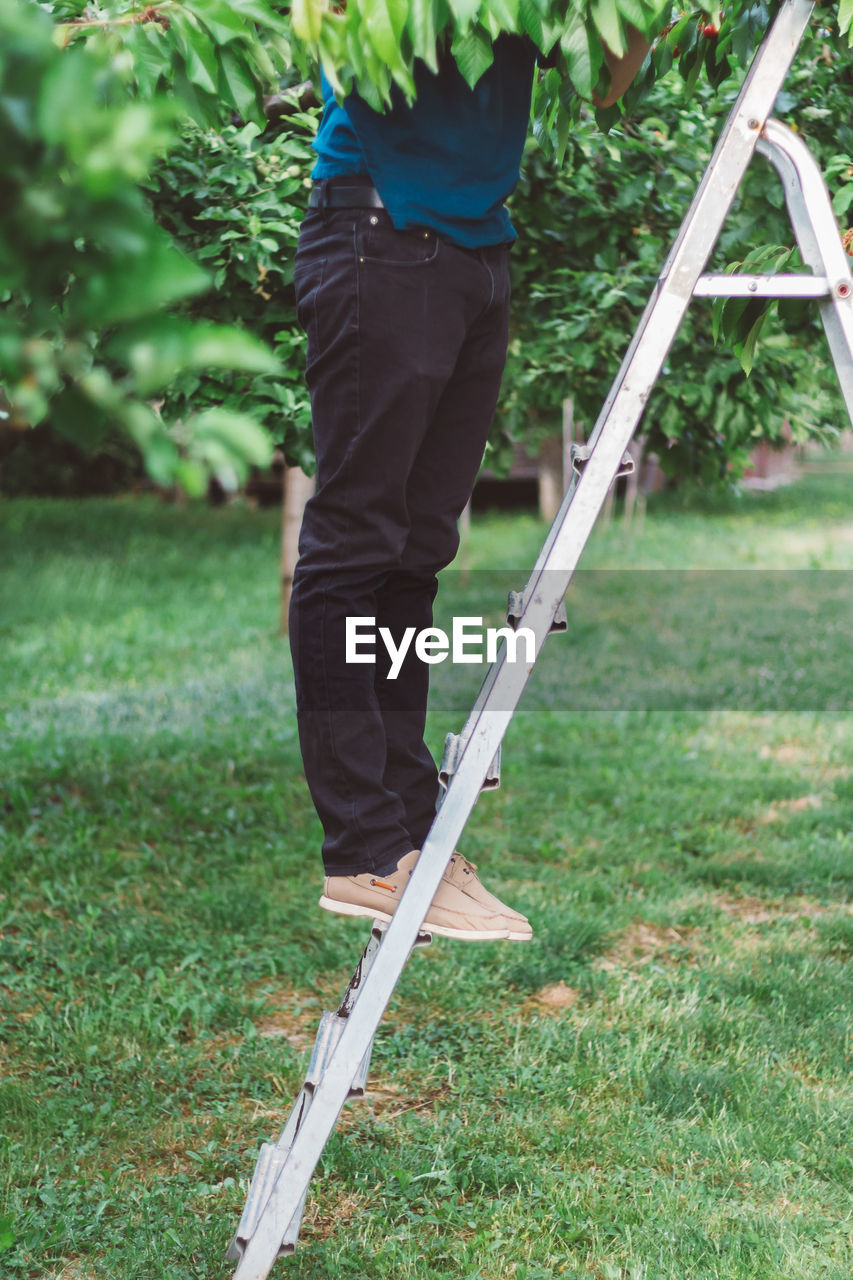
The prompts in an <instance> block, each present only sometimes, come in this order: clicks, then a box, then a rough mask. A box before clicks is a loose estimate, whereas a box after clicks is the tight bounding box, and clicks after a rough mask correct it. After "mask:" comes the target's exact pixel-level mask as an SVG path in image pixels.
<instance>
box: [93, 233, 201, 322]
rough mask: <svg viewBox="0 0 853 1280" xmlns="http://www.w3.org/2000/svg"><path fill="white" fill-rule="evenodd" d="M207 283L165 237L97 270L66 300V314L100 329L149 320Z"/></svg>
mask: <svg viewBox="0 0 853 1280" xmlns="http://www.w3.org/2000/svg"><path fill="white" fill-rule="evenodd" d="M209 284H210V277H209V276H208V275H207V272H205V271H202V269H201V267H198V266H196V264H195V263H194V262H191V261H190V259H189V258H187V257H185V255H184V254H182V253H181V252H180V251H179V250H178V249H176V248H175V246H174V245H173V244H172V243H171V242H170V241H169V240H168V238H167V237H166V236H165V235H162V238H161V237H160V236H158V237H157V238H153V237H152V240H151V243H150V244H149V245H148V246H147V247H146V249H145V250H144V251H143V252H141V253H138V254H136V255H134V256H133V257H129V258H128V259H127V260H126V261H122V262H115V263H111V264H110V267H109V268H108V269H102V270H96V271H94V272H93V274H92V275H91V276H89V278H88V279H86V280H85V281H83V282H82V283H81V285H80V287H79V288H75V289H74V290H73V293H72V295H71V298H70V300H69V314H70V316H72V317H75V318H76V319H77V320H78V321H85V322H89V323H91V324H94V325H97V327H98V328H103V327H104V326H105V325H109V324H115V323H117V322H119V321H123V320H135V319H137V318H138V317H142V316H145V315H149V314H150V313H151V312H152V311H157V310H159V309H160V308H161V307H164V306H168V305H169V304H170V303H172V302H177V301H179V300H180V299H182V298H187V297H190V296H191V295H192V294H195V293H201V292H202V291H203V290H204V289H206V288H208V286H209Z"/></svg>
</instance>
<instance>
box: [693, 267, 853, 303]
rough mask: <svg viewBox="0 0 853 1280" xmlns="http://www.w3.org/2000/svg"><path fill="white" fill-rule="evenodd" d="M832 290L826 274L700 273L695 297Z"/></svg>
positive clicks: (819, 294)
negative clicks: (727, 274)
mask: <svg viewBox="0 0 853 1280" xmlns="http://www.w3.org/2000/svg"><path fill="white" fill-rule="evenodd" d="M831 293H832V289H831V287H830V284H829V281H828V280H827V278H826V276H805V275H800V276H795V275H781V274H780V275H778V276H755V275H747V274H745V273H744V274H742V275H731V276H726V275H707V276H700V277H699V279H698V280H697V281H696V285H695V287H694V289H693V296H694V298H828V297H829V296H830V295H831Z"/></svg>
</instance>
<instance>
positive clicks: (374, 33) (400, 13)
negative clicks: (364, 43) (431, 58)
mask: <svg viewBox="0 0 853 1280" xmlns="http://www.w3.org/2000/svg"><path fill="white" fill-rule="evenodd" d="M407 12H408V0H371V4H370V8H369V9H368V10H367V13H366V16H365V24H364V25H365V28H366V31H367V35H368V38H369V40H370V43H371V45H372V46H373V48H374V49H375V51H376V52H377V54H378V55H379V57H380V58H381V59H382V61H383V62H384V63H386V64H387V65H388V66H389V67H398V66H400V65H401V57H400V46H399V38H400V35H401V34H402V29H403V26H402V24H403V23H405V19H406V13H407ZM401 17H402V23H401V22H400V19H401ZM398 27H399V29H398Z"/></svg>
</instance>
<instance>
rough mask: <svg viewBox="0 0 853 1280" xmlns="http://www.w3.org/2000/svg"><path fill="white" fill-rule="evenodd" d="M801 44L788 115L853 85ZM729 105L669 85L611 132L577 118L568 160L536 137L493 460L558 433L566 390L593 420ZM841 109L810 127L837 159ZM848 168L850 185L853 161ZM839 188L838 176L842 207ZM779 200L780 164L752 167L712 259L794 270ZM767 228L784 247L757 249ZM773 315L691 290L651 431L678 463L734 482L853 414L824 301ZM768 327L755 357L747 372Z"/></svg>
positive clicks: (578, 410)
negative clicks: (829, 338) (754, 456)
mask: <svg viewBox="0 0 853 1280" xmlns="http://www.w3.org/2000/svg"><path fill="white" fill-rule="evenodd" d="M805 55H806V56H805V57H804V59H803V61H802V63H801V68H800V70H799V71H798V73H797V77H796V78H795V79H794V80H793V81H792V91H791V93H790V94H789V95H787V96H786V97H785V98H784V100H782V101H781V102H780V104H779V105H780V110H783V111H790V112H793V113H795V115H796V116H798V117H799V118H800V119H802V118H803V114H804V111H805V110H806V104H807V102H809V101H810V102H812V103H813V102H814V101H815V96H816V95H815V91H816V89H817V90H818V93H817V98H818V100H819V97H820V92H822V91H824V90H825V93H826V100H827V102H828V103H829V104H830V108H829V110H830V116H831V115H832V112H833V110H834V108H835V107H837V104H838V102H839V101H840V100H841V98H842V97H843V96H844V94H846V93H849V85H848V83H847V77H848V76H849V75H850V72H849V71H847V70H842V71H839V68H838V67H837V65H836V61H835V58H834V56H832V57H829V59H828V61H826V60H825V59H826V54H825V52H824V50H823V48H822V46H821V45H819V44H817V43H816V44H815V46H814V47H812V48H811V49H806V51H805ZM824 80H826V81H827V83H826V84H824ZM830 80H833V82H834V83H832V84H830V83H829V81H830ZM807 82H809V83H810V85H811V87H810V88H809V90H808V92H809V94H810V95H811V96H810V97H809V98H808V99H807V98H806V97H805V89H806V85H807ZM836 84H837V87H835V85H836ZM836 95H837V96H836ZM725 110H727V107H726V105H725V104H723V103H720V102H718V101H716V99H715V98H714V97H713V96H712V94H711V92H710V90H709V89H708V88H707V87H702V86H700V87H699V88H698V89H697V91H696V94H695V95H694V97H693V98H692V100H689V101H687V102H685V101H684V100H683V99H682V97H681V95H680V94H679V93H678V91H677V90H676V89H675V87H674V86H673V85H672V84H671V83H669V84H667V83H662V84H659V85H658V86H656V88H655V89H654V91H653V92H652V93H651V94H650V95H649V98H648V100H647V111H646V113H645V114H644V115H642V116H638V117H637V118H634V119H631V120H628V121H626V122H625V123H624V124H622V125H619V126H617V127H615V128H614V129H613V130H612V131H611V132H610V134H609V135H608V136H607V137H606V138H602V136H601V135H600V133H599V132H598V130H597V129H596V127H595V125H594V122H593V121H592V120H591V119H589V118H587V119H586V120H583V121H581V122H580V123H579V125H578V126H577V127H576V128H575V129H574V130H573V132H572V135H571V138H570V141H569V144H568V146H567V150H566V156H565V160H564V163H563V165H562V166H561V167H558V166H556V165H555V164H554V162H553V160H551V159H549V158H547V157H546V156H545V155H543V153H542V151H541V149H540V148H538V146H537V145H536V143H535V142H533V141H532V140H531V142H530V143H529V144H528V154H527V156H526V158H525V162H524V166H523V172H522V181H521V184H520V186H519V188H518V190H517V192H516V194H515V195H514V196H513V198H512V202H511V208H512V212H513V217H514V219H515V221H516V223H517V224H518V226H519V228H520V229H521V231H522V234H521V236H520V238H519V242H518V244H517V245H516V247H515V249H514V251H513V257H512V261H513V272H514V278H513V294H514V313H513V331H512V339H511V343H510V355H509V361H508V366H507V373H506V378H505V383H504V386H505V396H504V400H503V406H502V407H503V412H502V414H501V415H499V418H498V421H497V422H496V431H495V438H494V441H493V457H495V458H497V459H500V457H501V455H502V454H503V453H504V450H503V449H502V441H506V440H509V439H522V440H524V441H525V443H526V444H527V445H528V447H531V448H532V449H533V450H534V451H535V449H536V447H537V445H538V443H539V442H540V441H541V440H542V439H543V438H545V437H546V436H549V435H554V434H558V433H559V430H560V413H561V405H562V402H563V400H564V399H565V398H566V397H569V396H570V397H571V398H572V399H573V401H574V414H575V418H576V420H577V422H578V424H579V427H580V428H581V430H583V431H584V432H585V433H587V432H588V431H589V430H590V428H591V427H592V424H593V423H594V421H595V419H596V417H597V416H598V411H599V409H600V407H601V405H602V403H603V402H604V399H605V396H606V394H607V391H608V389H609V386H610V382H611V380H612V377H613V374H614V373H615V371H616V369H617V367H618V364H619V361H620V359H621V356H622V354H623V352H624V350H625V347H626V346H627V343H628V340H629V338H630V335H631V333H632V331H633V329H634V328H635V326H636V323H637V320H638V319H639V316H640V314H641V311H642V308H643V306H644V304H645V302H646V299H647V298H648V296H649V294H650V292H651V289H652V286H653V284H654V282H655V280H656V278H657V276H658V274H659V271H660V268H661V264H662V262H663V260H664V258H665V256H666V252H667V249H668V247H669V245H670V243H671V242H672V239H673V238H674V235H675V232H676V230H677V228H678V225H679V223H680V222H681V220H682V218H683V216H684V213H685V212H686V209H687V205H688V203H689V201H690V198H691V197H692V195H693V192H694V190H695V188H696V185H697V183H698V181H699V178H700V176H701V172H702V169H703V167H704V164H705V162H706V159H707V156H708V154H709V152H710V150H711V146H712V143H713V138H714V134H715V133H716V132H717V130H718V127H719V126H718V121H717V120H716V119H715V117H717V116H719V114H720V113H721V112H724V111H725ZM830 116H828V117H827V118H826V121H825V124H824V120H823V117H821V123H822V124H824V132H823V134H821V135H820V136H818V137H815V138H814V139H812V138H810V142H812V144H813V146H814V148H815V150H816V152H817V154H818V156H819V158H823V155H822V153H824V154H826V156H827V161H826V162H828V161H829V158H830V157H831V155H832V154H833V152H832V151H830V150H829V148H830V147H832V148H834V153H835V154H837V150H838V146H839V142H842V144H846V143H847V142H848V141H850V139H849V138H848V136H847V134H849V133H850V132H853V131H851V130H850V129H849V126H845V128H846V129H847V133H844V132H843V130H842V137H839V136H838V132H837V130H836V127H835V123H834V120H835V119H837V117H834V119H831V118H830ZM838 168H839V166H838V165H837V164H836V165H835V169H836V173H837V170H838ZM846 168H847V169H849V168H850V165H849V163H848V165H847V166H846ZM837 176H838V178H841V179H842V182H844V181H846V182H849V181H850V178H849V176H848V175H847V174H846V172H845V174H843V175H841V174H838V175H837ZM844 190H846V188H845V187H844V186H843V185H842V186H839V188H838V192H837V193H836V199H837V204H838V203H840V200H839V199H838V194H839V193H840V192H841V191H844ZM782 205H783V198H782V192H781V188H780V186H779V183H778V181H777V180H776V178H775V175H774V174H772V172H771V171H770V170H769V168H767V167H764V166H762V165H761V164H760V163H757V164H756V165H755V166H753V167H752V168H751V169H750V171H749V175H748V179H747V181H746V182H745V183H744V186H743V190H742V192H741V198H740V200H739V202H738V204H737V205H736V206H735V209H734V210H733V212H732V214H731V215H730V217H729V220H728V222H727V225H726V228H725V229H724V232H723V235H722V237H721V240H720V244H719V246H718V249H717V254H716V262H717V268H716V269H720V270H721V269H723V267H724V266H726V264H730V265H734V266H740V265H741V264H742V263H744V262H746V263H747V266H746V269H747V270H750V269H751V270H761V271H765V270H769V269H770V267H771V264H773V263H775V267H776V269H783V270H784V269H791V267H792V255H793V251H792V249H791V248H790V247H789V246H787V245H784V244H781V243H780V242H781V241H782V240H783V239H784V238H785V237H788V236H790V234H791V232H790V226H789V223H788V220H787V216H786V215H785V214H784V212H783V209H782V208H781V206H782ZM765 235H767V236H774V237H775V240H774V242H773V243H772V244H769V245H767V246H763V245H760V244H759V245H758V246H757V247H756V245H755V241H756V239H759V240H760V239H761V238H762V237H763V236H765ZM776 313H777V308H776V305H775V304H773V305H772V306H771V307H770V308H768V307H767V305H766V304H765V305H759V306H757V307H756V306H753V309H752V310H751V311H747V310H746V309H745V305H744V304H743V303H741V302H736V303H733V302H732V301H727V302H725V303H719V304H715V311H712V308H711V305H710V304H708V303H702V302H700V301H696V302H694V304H693V305H692V307H691V308H690V310H689V311H688V314H687V317H686V320H685V323H684V325H683V327H682V329H681V332H680V335H679V338H678V340H677V342H676V344H675V346H674V348H673V350H672V351H671V352H670V355H669V357H668V361H667V364H666V366H665V369H664V374H663V377H662V378H661V379H660V381H659V383H658V385H657V387H656V389H655V392H654V394H653V397H652V399H651V401H650V403H649V406H648V408H647V410H646V414H645V418H644V424H643V427H642V431H643V433H644V434H645V436H646V438H647V442H648V448H649V450H650V451H654V452H655V453H656V454H657V455H658V456H659V458H660V461H661V465H662V466H663V468H664V470H666V471H667V472H668V473H669V474H671V475H678V476H682V477H687V476H690V477H693V478H694V479H696V480H698V481H701V482H702V483H704V484H715V483H720V482H726V481H728V480H729V479H731V478H732V477H737V475H739V474H740V472H741V471H742V470H743V467H744V465H745V464H746V461H747V458H748V456H749V453H750V452H751V450H752V449H753V447H754V445H755V443H756V441H757V440H758V439H759V438H761V439H769V440H771V441H779V442H780V443H781V441H782V439H783V438H787V436H788V432H789V431H790V432H792V434H793V436H794V439H796V440H802V439H804V438H806V437H815V436H819V437H821V436H822V437H829V438H831V437H833V436H834V435H835V434H836V433H837V431H838V429H839V425H840V424H842V423H844V422H845V421H846V415H845V413H844V409H843V406H841V404H840V402H839V400H838V396H837V394H836V393H835V391H834V381H835V379H834V373H833V370H832V367H831V366H829V365H828V364H827V362H826V361H825V359H824V350H825V348H824V339H823V335H822V332H821V330H820V327H819V325H818V323H817V320H816V312H815V309H814V305H813V304H806V306H790V305H788V304H786V310H785V312H784V314H783V315H782V317H781V318H780V316H779V315H778V314H776ZM783 321H784V325H785V326H786V327H783V323H782V322H783ZM761 333H763V335H764V340H763V342H762V350H761V354H760V359H759V360H758V361H757V362H755V368H754V369H753V371H752V373H751V376H750V377H749V378H744V376H743V368H744V367H747V368H752V365H753V363H754V353H755V346H756V342H757V339H758V337H759V334H761ZM717 339H720V342H719V345H715V344H716V342H717Z"/></svg>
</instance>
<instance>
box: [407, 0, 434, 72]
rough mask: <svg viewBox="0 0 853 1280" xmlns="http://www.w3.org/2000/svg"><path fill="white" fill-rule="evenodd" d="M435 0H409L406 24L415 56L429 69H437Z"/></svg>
mask: <svg viewBox="0 0 853 1280" xmlns="http://www.w3.org/2000/svg"><path fill="white" fill-rule="evenodd" d="M435 19H436V4H435V0H411V4H410V5H409V17H408V22H407V26H408V29H409V35H410V36H411V40H412V50H413V53H414V56H415V57H416V58H422V59H423V61H424V62H425V63H426V64H427V66H428V67H429V69H430V70H431V71H433V72H437V71H438V47H437V33H436V22H435Z"/></svg>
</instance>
